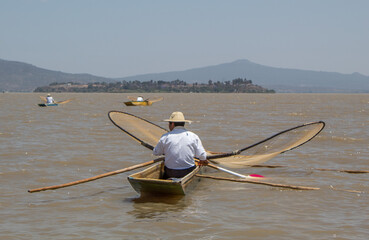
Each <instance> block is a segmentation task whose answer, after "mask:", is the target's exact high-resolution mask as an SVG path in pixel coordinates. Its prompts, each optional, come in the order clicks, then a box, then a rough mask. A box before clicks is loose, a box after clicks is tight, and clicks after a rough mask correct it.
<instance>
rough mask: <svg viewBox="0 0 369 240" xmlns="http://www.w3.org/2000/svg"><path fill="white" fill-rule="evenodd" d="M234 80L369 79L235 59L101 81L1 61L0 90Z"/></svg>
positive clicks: (337, 87)
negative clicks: (221, 62)
mask: <svg viewBox="0 0 369 240" xmlns="http://www.w3.org/2000/svg"><path fill="white" fill-rule="evenodd" d="M236 78H246V79H248V80H252V83H253V84H257V85H259V86H262V87H265V88H268V89H274V90H276V92H345V93H360V92H361V93H369V76H364V75H362V74H359V73H353V74H341V73H334V72H321V71H308V70H297V69H286V68H275V67H269V66H263V65H260V64H256V63H253V62H250V61H248V60H237V61H235V62H231V63H224V64H219V65H215V66H208V67H202V68H194V69H189V70H184V71H174V72H165V73H153V74H144V75H135V76H129V77H123V78H115V79H113V78H104V77H97V76H93V75H90V74H70V73H63V72H59V71H51V70H46V69H42V68H38V67H36V66H33V65H30V64H27V63H22V62H15V61H6V60H1V59H0V91H25V92H26V91H33V90H34V89H35V88H36V87H41V86H47V85H49V84H50V83H54V82H58V83H63V82H64V83H66V82H78V83H92V82H117V81H123V80H126V81H133V80H139V81H141V82H142V81H150V80H154V81H158V80H162V81H173V80H177V79H179V80H182V81H185V82H187V83H194V82H197V83H207V82H208V81H209V80H212V81H213V82H217V81H220V82H224V81H232V80H233V79H236Z"/></svg>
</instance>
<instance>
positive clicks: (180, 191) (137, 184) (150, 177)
mask: <svg viewBox="0 0 369 240" xmlns="http://www.w3.org/2000/svg"><path fill="white" fill-rule="evenodd" d="M199 171H200V167H199V166H197V167H196V168H195V169H194V171H192V172H191V173H189V174H187V175H186V176H184V177H183V178H176V179H160V178H161V177H162V176H163V173H164V162H161V163H158V164H156V165H154V166H151V167H149V168H147V169H145V170H143V171H141V172H138V173H135V174H132V175H130V176H128V181H129V182H130V184H131V185H132V187H133V188H134V189H135V191H136V192H137V193H140V194H141V195H145V194H155V195H156V194H159V195H164V194H165V195H185V194H186V193H187V192H188V190H190V189H192V188H193V187H194V185H195V183H196V182H198V181H199V178H195V174H196V173H198V172H199Z"/></svg>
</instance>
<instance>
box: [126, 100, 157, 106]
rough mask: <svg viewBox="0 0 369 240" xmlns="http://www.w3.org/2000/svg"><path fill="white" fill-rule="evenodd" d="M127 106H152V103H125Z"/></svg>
mask: <svg viewBox="0 0 369 240" xmlns="http://www.w3.org/2000/svg"><path fill="white" fill-rule="evenodd" d="M124 104H125V105H126V106H151V104H152V102H150V101H142V102H140V101H130V102H124Z"/></svg>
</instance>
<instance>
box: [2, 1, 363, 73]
mask: <svg viewBox="0 0 369 240" xmlns="http://www.w3.org/2000/svg"><path fill="white" fill-rule="evenodd" d="M0 30H1V31H0V59H4V60H14V61H21V62H26V63H30V64H33V65H35V66H37V67H41V68H46V69H50V70H57V71H62V72H68V73H90V74H94V75H98V76H104V77H126V76H131V75H137V74H145V73H160V72H168V71H178V70H187V69H191V68H198V67H205V66H210V65H217V64H222V63H227V62H233V61H235V60H238V59H248V60H250V61H252V62H255V63H259V64H262V65H267V66H272V67H282V68H296V69H304V70H317V71H329V72H340V73H353V72H359V73H362V74H364V75H367V76H369V1H368V0H305V1H304V0H182V1H179V0H131V1H128V0H0Z"/></svg>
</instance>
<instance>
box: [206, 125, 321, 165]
mask: <svg viewBox="0 0 369 240" xmlns="http://www.w3.org/2000/svg"><path fill="white" fill-rule="evenodd" d="M324 126H325V123H324V122H321V121H320V122H313V123H307V124H304V125H300V126H297V127H294V128H290V129H287V130H285V131H282V132H280V133H277V134H275V135H273V136H271V137H269V138H266V139H264V140H262V141H260V142H258V143H255V144H253V145H251V146H249V147H246V148H244V149H241V150H239V151H234V152H233V153H231V154H230V153H228V154H227V153H224V154H223V155H224V157H222V154H219V153H217V154H211V155H210V156H209V158H210V159H212V158H214V159H212V161H213V162H215V163H218V164H222V165H224V166H227V167H231V168H240V167H247V166H252V165H256V164H260V163H263V162H266V161H268V160H269V159H271V158H273V157H275V156H277V155H279V154H281V153H284V152H286V151H289V150H292V149H294V148H297V147H299V146H301V145H302V144H304V143H306V142H308V141H310V140H311V139H313V138H314V137H315V136H316V135H318V134H319V133H320V132H321V131H322V130H323V128H324ZM237 153H240V154H237ZM233 154H237V155H233ZM229 155H231V156H229Z"/></svg>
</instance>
